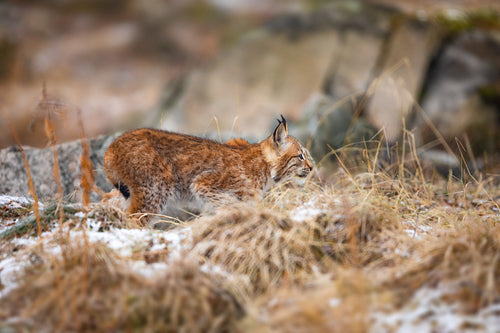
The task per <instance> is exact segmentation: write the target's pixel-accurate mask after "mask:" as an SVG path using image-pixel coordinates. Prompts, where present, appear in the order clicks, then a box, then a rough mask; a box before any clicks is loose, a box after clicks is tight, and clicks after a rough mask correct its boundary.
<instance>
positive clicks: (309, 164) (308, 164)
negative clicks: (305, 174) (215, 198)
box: [306, 161, 313, 172]
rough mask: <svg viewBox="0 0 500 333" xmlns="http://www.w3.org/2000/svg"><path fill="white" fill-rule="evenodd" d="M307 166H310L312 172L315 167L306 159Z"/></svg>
mask: <svg viewBox="0 0 500 333" xmlns="http://www.w3.org/2000/svg"><path fill="white" fill-rule="evenodd" d="M306 167H307V168H309V172H311V171H312V169H313V165H312V164H311V162H309V161H306Z"/></svg>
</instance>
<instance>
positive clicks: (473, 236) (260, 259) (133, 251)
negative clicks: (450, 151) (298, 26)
mask: <svg viewBox="0 0 500 333" xmlns="http://www.w3.org/2000/svg"><path fill="white" fill-rule="evenodd" d="M343 177H344V178H345V179H344V180H343V181H344V182H345V183H344V186H342V187H340V188H341V189H339V187H331V188H320V187H315V186H309V187H308V189H307V191H302V192H299V193H297V192H294V191H289V190H286V191H284V192H281V193H275V194H274V195H273V196H270V197H269V198H267V199H266V201H265V202H264V203H263V205H262V207H247V206H242V207H237V208H228V209H227V210H224V211H221V212H218V213H217V214H215V215H213V216H203V217H200V218H197V219H195V220H194V221H191V222H185V223H182V224H180V225H177V226H175V227H173V228H171V229H170V230H167V231H163V230H154V229H152V228H150V227H141V226H138V225H137V224H134V223H133V221H132V222H131V221H130V220H128V219H127V217H126V216H124V214H123V213H122V212H120V211H118V210H116V209H113V208H110V207H103V206H102V205H91V206H89V207H87V208H86V209H83V208H82V207H81V205H73V206H71V209H69V208H68V209H67V210H65V212H66V213H65V215H64V217H60V215H58V213H57V211H55V212H54V213H53V215H50V216H53V217H52V218H49V215H48V214H45V213H43V212H44V211H47V210H49V209H50V205H48V204H47V203H45V204H44V205H42V206H41V208H40V211H41V212H42V213H41V216H42V223H43V227H42V234H41V237H38V236H37V233H36V225H35V224H33V212H32V200H31V199H27V198H24V197H11V196H0V212H1V215H0V216H1V219H0V237H2V238H3V239H2V245H1V246H0V304H1V305H2V306H1V308H2V310H1V311H0V318H1V321H0V322H3V323H4V324H1V325H0V328H2V329H7V330H8V329H9V328H13V329H18V328H23V329H27V330H34V329H38V328H43V329H44V330H50V329H53V328H54V327H59V328H62V329H63V330H78V331H80V330H83V331H85V330H87V329H88V327H85V326H79V325H78V324H76V323H74V322H73V323H72V322H70V321H64V320H63V319H61V320H56V319H54V320H51V319H47V318H46V317H43V316H42V314H44V316H47V315H48V316H53V317H54V316H55V317H58V313H57V311H56V312H52V311H49V310H47V307H44V306H43V304H42V305H40V304H41V303H43V302H42V300H44V301H46V299H50V298H51V297H54V304H57V303H58V302H69V305H71V302H73V301H74V299H80V298H81V300H80V302H83V303H84V304H86V305H85V307H84V309H87V311H88V312H89V316H90V318H91V320H92V321H93V325H94V326H93V327H94V328H96V329H98V330H100V329H103V328H105V329H108V328H110V327H111V328H113V329H118V330H120V329H121V330H123V329H126V327H128V325H131V324H130V323H127V322H126V321H125V322H122V321H120V320H118V319H116V318H115V319H116V320H115V319H113V320H111V319H109V318H108V319H106V320H102V319H100V318H99V316H97V315H96V314H95V313H93V311H97V310H96V308H99V307H98V306H97V305H96V304H93V303H92V304H87V302H89V301H88V300H87V298H91V295H92V293H91V292H90V291H89V290H92V288H93V287H94V285H92V283H94V284H96V283H97V284H99V283H100V282H99V281H100V280H99V279H96V280H94V279H93V278H92V274H94V273H92V272H93V267H92V266H89V267H87V270H88V271H87V273H86V274H87V275H85V274H84V273H82V272H80V273H78V274H83V275H82V276H85V277H86V278H85V279H84V280H86V281H87V283H88V285H87V286H86V288H88V289H85V290H87V293H85V292H81V291H80V292H78V293H76V292H75V293H74V294H73V296H72V298H71V299H69V300H67V299H66V298H65V297H64V296H62V295H63V294H58V293H56V292H55V291H54V290H50V288H55V289H57V288H58V287H57V286H58V283H59V282H57V281H58V279H60V277H59V278H56V279H55V280H50V281H52V282H51V283H49V284H46V283H45V284H44V283H42V282H40V279H44V278H47V277H46V276H51V274H55V276H56V277H57V276H59V275H58V274H61V272H62V274H63V275H64V274H67V275H68V276H71V275H72V274H73V273H72V272H73V271H72V270H71V269H72V268H68V267H67V266H68V265H69V264H68V262H73V261H71V260H73V259H71V260H69V259H68V258H69V257H68V256H69V254H68V253H73V252H72V251H73V250H75V251H76V252H83V253H87V252H88V253H97V254H96V255H95V257H96V258H98V259H99V258H101V257H100V255H99V254H98V253H100V251H104V252H103V253H105V255H103V258H104V259H102V260H103V261H104V266H105V267H106V269H109V271H106V272H107V273H106V274H112V275H113V274H114V273H113V272H115V271H121V270H122V269H124V270H125V273H123V274H125V276H129V275H128V274H130V275H131V276H133V277H134V279H138V280H139V281H143V282H141V283H139V284H138V286H135V285H134V288H138V290H143V289H144V288H148V286H149V287H150V288H153V289H154V288H157V286H158V285H160V286H161V285H162V281H165V279H166V278H165V277H166V276H167V277H171V275H172V274H174V273H172V271H176V270H178V269H179V267H184V265H185V264H184V263H185V262H186V261H189V260H194V261H193V262H194V263H195V264H194V265H192V266H189V265H190V264H189V265H188V264H186V265H187V266H188V267H190V268H189V270H188V272H191V273H190V274H195V273H193V272H192V270H195V271H196V272H197V273H196V274H201V275H200V276H203V278H204V279H208V280H207V281H212V279H213V281H215V282H207V283H208V284H210V286H211V284H212V283H215V285H216V286H217V287H216V288H215V289H214V290H216V291H214V293H215V294H214V295H216V296H214V295H212V296H210V297H211V298H210V297H209V300H210V301H209V302H208V304H211V305H213V304H215V303H216V304H219V303H217V302H218V300H219V297H222V296H221V295H226V293H227V294H231V295H232V296H231V300H233V301H231V302H229V303H231V304H232V302H234V303H235V304H237V306H236V307H235V308H236V309H237V311H236V310H234V309H233V307H234V306H233V305H231V309H233V310H234V311H233V312H231V311H232V310H231V311H229V313H230V314H234V318H232V317H227V318H223V319H221V318H222V317H221V315H220V314H219V315H217V314H215V313H213V312H210V311H208V310H206V311H208V312H207V314H208V315H207V316H206V318H204V321H203V322H200V321H199V320H198V319H196V320H194V321H196V323H195V324H196V325H194V324H193V325H192V326H189V325H188V324H186V323H183V321H182V320H189V319H190V318H191V317H190V316H191V314H190V313H189V311H188V310H186V309H185V308H186V307H187V305H186V304H187V303H186V304H185V303H183V302H185V300H184V299H185V297H188V298H189V297H192V295H191V294H192V293H198V290H197V287H198V286H197V284H195V285H193V286H190V287H189V288H187V289H186V290H187V291H186V294H185V295H183V296H182V297H180V296H179V295H177V296H176V297H180V298H176V297H173V296H172V297H173V298H172V299H170V301H171V302H173V303H176V302H177V303H179V304H184V306H183V309H180V308H179V307H174V308H173V309H177V310H175V311H177V312H179V313H180V314H179V313H177V314H176V316H180V317H179V318H182V320H174V319H173V317H172V318H170V320H167V322H166V323H165V322H163V323H162V324H161V325H164V326H161V325H160V326H158V325H159V324H158V322H156V321H158V320H165V319H160V318H162V317H161V316H160V317H154V316H153V317H152V318H146V319H144V318H143V319H142V321H140V322H139V323H135V322H134V325H138V326H137V327H139V328H146V329H149V330H151V331H155V330H156V329H158V328H159V327H162V328H165V329H166V330H167V331H169V330H176V329H179V328H187V329H188V330H189V329H196V330H197V329H201V330H202V331H204V330H209V329H216V330H222V331H225V330H226V331H234V330H236V331H243V332H261V331H265V332H267V331H269V332H271V331H273V332H274V331H283V332H288V331H297V332H301V331H304V332H306V331H308V330H309V329H314V330H315V331H325V332H327V331H352V332H354V331H356V332H358V331H359V332H500V297H499V296H500V295H499V288H500V287H499V280H498V279H499V276H500V275H499V274H500V264H499V261H498V258H499V254H498V253H500V252H499V251H500V233H499V232H498V231H499V230H500V229H499V227H498V223H499V222H500V215H499V210H498V198H499V197H498V187H497V186H490V185H489V184H488V182H487V181H485V182H483V183H481V184H475V185H471V184H469V185H466V186H464V185H463V184H462V185H460V184H450V183H446V182H443V183H442V184H434V185H435V186H434V185H432V186H431V184H424V183H417V182H414V183H413V184H410V183H407V184H404V186H403V185H402V184H401V183H399V182H398V181H392V180H388V179H379V180H378V181H376V182H373V181H374V180H376V179H375V178H374V179H373V180H372V181H370V182H368V183H369V184H368V183H366V180H360V179H356V181H355V183H354V185H353V179H349V177H348V176H347V175H344V176H343ZM391 182H392V183H391ZM337 185H339V184H337ZM478 185H479V186H478ZM409 189H412V191H409ZM443 189H447V191H448V193H447V194H446V193H445V191H443ZM429 198H432V200H427V199H429ZM426 200H427V201H426ZM68 207H69V206H68ZM30 218H31V220H30V221H32V222H31V223H32V224H31V226H30V227H25V228H22V229H18V230H17V231H16V232H14V233H12V230H13V229H14V228H15V227H16V226H19V225H21V224H22V223H23V222H26V221H27V220H29V219H30ZM61 221H62V224H61ZM71 249H73V250H71ZM93 251H94V252H93ZM80 254H81V253H80ZM77 257H78V254H77ZM78 258H80V257H78ZM80 259H81V258H80ZM80 259H78V260H77V261H76V262H77V264H76V267H80V266H81V267H85V265H84V263H82V262H81V261H80ZM61 260H62V263H63V264H62V266H61V267H62V268H61V267H60V268H58V269H60V270H62V271H61V272H58V271H57V270H56V269H55V268H54V266H56V267H57V266H58V265H59V264H57V263H58V262H61ZM88 260H89V261H92V260H93V258H90V257H89V259H88ZM99 260H100V259H99ZM99 260H98V261H97V264H96V265H100V263H101V261H99ZM69 266H71V265H69ZM71 267H73V266H71ZM81 267H80V268H81ZM118 267H119V268H118ZM110 272H111V273H110ZM78 274H77V275H78ZM42 275H46V276H45V277H44V278H42V277H41V276H42ZM174 275H175V274H174ZM188 275H189V274H188ZM188 275H183V274H181V275H175V276H174V277H175V278H174V279H173V280H172V281H174V282H172V283H173V286H176V285H183V283H185V282H186V281H187V280H185V279H188V280H189V279H190V277H189V276H188ZM78 276H80V275H78ZM167 280H168V279H167ZM54 281H55V282H54ZM75 281H76V282H74V283H80V282H81V281H82V280H81V278H77V279H76V280H75ZM92 281H93V282H92ZM168 281H170V280H168ZM201 281H205V280H201ZM61 283H63V284H64V282H61ZM200 283H201V282H200ZM203 283H205V282H203ZM203 283H201V284H200V288H202V287H201V285H202V284H203ZM220 283H222V284H221V285H219V284H220ZM37 284H40V286H43V288H41V287H40V288H37V287H35V286H36V285H37ZM151 286H153V287H151ZM117 288H118V287H117ZM120 288H122V289H120V290H121V291H119V292H118V295H122V294H123V297H125V295H127V293H128V292H129V291H130V290H132V289H129V288H125V287H123V286H120ZM221 288H222V290H225V291H224V292H222V293H221V292H220V290H221ZM133 290H135V289H133ZM210 290H212V289H210ZM130 293H131V294H133V295H135V296H133V297H138V298H140V296H137V295H138V294H134V293H136V291H130ZM113 295H114V294H113ZM169 295H170V294H169ZM175 295H176V294H175ZM175 295H174V296H175ZM102 297H103V298H105V297H111V296H109V295H107V294H105V295H102ZM113 297H117V296H116V295H114V296H113ZM129 297H132V296H129ZM145 297H146V296H145ZM147 297H153V296H151V295H150V296H147ZM169 297H171V296H169ZM214 297H215V298H214ZM224 297H226V296H224ZM224 297H222V298H221V299H225V298H224ZM26 299H27V300H29V301H26ZM47 302H48V301H47ZM151 302H153V301H151ZM200 302H201V301H200ZM221 302H222V301H221ZM54 304H52V305H51V306H55V305H54ZM221 304H222V303H221ZM223 304H226V306H229V305H227V304H228V303H223ZM69 305H67V306H69ZM37 306H39V307H40V308H37ZM189 306H193V307H196V306H197V305H195V304H191V303H189ZM63 308H66V306H65V307H63ZM70 308H71V306H69V308H68V309H67V311H68V312H69V314H68V316H70V317H71V316H72V313H71V311H72V310H71V309H70ZM240 308H241V309H240ZM106 309H107V308H106V306H102V307H101V308H100V310H99V311H106ZM108 310H109V309H108ZM164 310H165V311H167V313H169V315H171V316H174V315H173V314H171V313H170V312H171V311H173V310H172V308H169V307H168V306H167V307H166V308H165V309H164ZM47 311H49V312H47ZM127 311H132V310H130V309H129V310H127ZM169 311H170V312H169ZM175 311H174V312H175ZM186 311H187V312H186ZM214 311H215V310H214ZM224 311H227V309H226V310H224ZM97 312H98V311H97ZM125 312H126V311H125ZM47 313H48V314H47ZM169 315H167V317H168V316H169ZM176 318H177V317H176ZM193 318H194V317H193ZM76 322H78V321H76ZM2 325H3V326H2ZM58 325H60V326H58ZM75 325H76V326H75ZM106 325H108V326H106ZM165 325H166V326H165ZM183 325H184V326H183ZM186 325H187V326H186ZM134 327H135V326H134Z"/></svg>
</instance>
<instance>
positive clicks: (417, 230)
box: [401, 221, 432, 239]
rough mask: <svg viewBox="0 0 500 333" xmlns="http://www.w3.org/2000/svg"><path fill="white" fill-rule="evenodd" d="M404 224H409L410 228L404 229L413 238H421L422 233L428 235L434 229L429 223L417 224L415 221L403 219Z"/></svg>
mask: <svg viewBox="0 0 500 333" xmlns="http://www.w3.org/2000/svg"><path fill="white" fill-rule="evenodd" d="M401 224H403V226H406V227H407V226H409V227H411V229H410V228H406V229H404V231H405V232H406V233H407V234H408V236H410V237H411V238H416V239H421V238H422V235H427V234H429V233H430V231H431V230H432V227H431V226H428V225H421V224H418V225H417V224H416V223H415V222H413V221H403V222H401Z"/></svg>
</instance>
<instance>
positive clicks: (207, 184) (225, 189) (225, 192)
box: [191, 173, 254, 208]
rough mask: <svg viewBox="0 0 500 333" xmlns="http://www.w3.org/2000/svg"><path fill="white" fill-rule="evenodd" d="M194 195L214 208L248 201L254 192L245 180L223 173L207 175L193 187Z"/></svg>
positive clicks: (193, 184)
mask: <svg viewBox="0 0 500 333" xmlns="http://www.w3.org/2000/svg"><path fill="white" fill-rule="evenodd" d="M191 191H192V193H193V195H194V196H195V197H196V198H198V199H200V200H201V201H203V202H205V203H207V204H208V205H209V206H211V207H212V208H217V207H220V206H225V205H230V204H234V203H236V202H239V201H247V200H248V199H250V198H253V197H254V195H253V192H252V190H251V188H250V187H249V185H248V184H247V183H246V182H245V180H244V179H235V178H230V177H229V176H228V175H225V174H222V173H205V174H202V175H200V176H198V177H197V178H196V179H195V180H194V181H193V183H192V185H191Z"/></svg>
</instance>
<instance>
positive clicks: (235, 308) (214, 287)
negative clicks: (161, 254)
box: [0, 239, 243, 332]
mask: <svg viewBox="0 0 500 333" xmlns="http://www.w3.org/2000/svg"><path fill="white" fill-rule="evenodd" d="M60 241H61V248H64V249H61V253H62V256H60V255H53V254H48V253H44V252H43V251H40V250H39V249H38V248H35V249H33V250H32V251H31V253H30V256H29V258H31V261H32V265H31V266H30V267H29V269H28V270H27V273H26V274H25V276H24V277H23V282H22V287H21V288H18V289H16V290H14V291H12V292H10V293H9V294H8V295H7V296H6V297H4V298H1V299H0V304H2V309H3V310H2V313H1V316H2V317H3V318H4V319H5V318H9V317H10V318H16V319H15V321H12V322H11V327H12V328H15V329H20V330H29V331H38V330H40V329H41V330H44V331H53V332H56V331H57V332H61V331H63V332H67V331H72V332H74V331H78V332H95V331H100V332H103V331H116V330H120V331H140V332H179V331H186V332H202V331H212V332H234V329H235V323H236V322H237V321H238V319H239V318H240V317H241V316H242V315H243V309H242V307H241V305H240V304H239V301H238V300H237V299H236V298H235V297H234V296H233V295H232V294H231V293H230V292H229V291H228V289H227V286H226V285H225V282H224V281H223V280H221V279H220V278H217V277H216V276H214V275H211V274H208V273H204V272H202V271H201V270H200V267H199V265H198V263H197V262H195V261H193V260H190V259H177V260H172V261H170V262H169V263H168V265H169V269H168V271H166V273H164V274H159V275H158V276H156V277H154V278H148V277H144V276H141V275H139V274H137V273H136V272H134V271H133V269H131V267H128V266H127V264H126V263H125V262H123V261H120V260H119V258H118V257H117V255H116V254H114V253H113V251H111V250H109V249H108V248H106V247H105V246H104V245H102V244H99V243H95V244H91V245H88V246H87V247H86V250H85V251H84V246H85V244H84V243H85V241H84V240H83V239H78V240H75V239H73V240H72V241H71V242H68V239H63V240H60ZM84 256H85V257H84ZM82 280H85V281H86V283H82Z"/></svg>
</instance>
